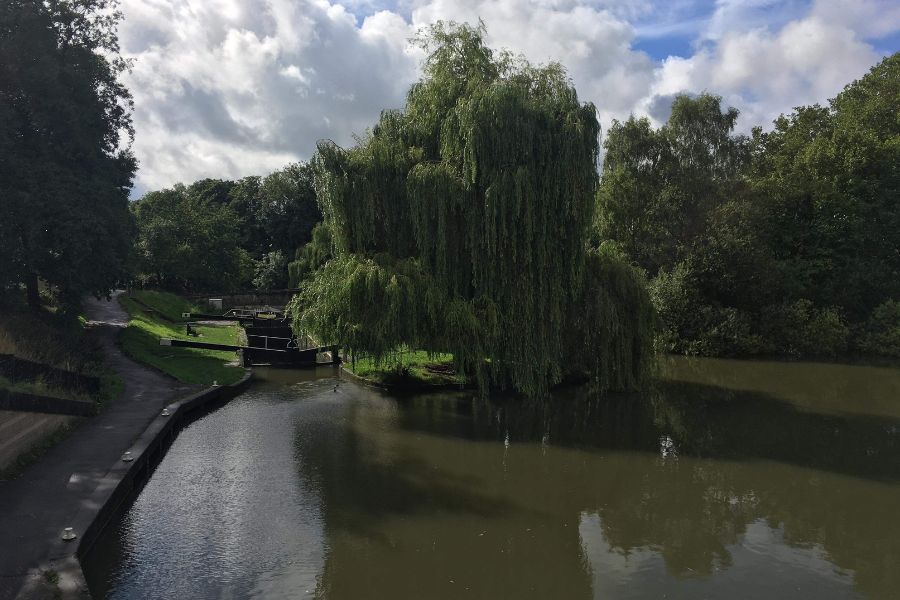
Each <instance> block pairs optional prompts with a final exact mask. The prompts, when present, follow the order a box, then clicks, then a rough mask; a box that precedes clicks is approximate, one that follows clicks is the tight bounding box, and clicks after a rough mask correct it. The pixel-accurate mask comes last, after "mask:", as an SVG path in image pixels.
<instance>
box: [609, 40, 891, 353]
mask: <svg viewBox="0 0 900 600" xmlns="http://www.w3.org/2000/svg"><path fill="white" fill-rule="evenodd" d="M898 104H900V54H895V55H893V56H890V57H888V58H886V59H884V60H883V61H882V62H881V63H879V64H878V65H876V66H875V67H873V68H872V70H871V71H870V72H869V73H868V74H866V75H865V76H864V77H862V78H861V79H860V80H858V81H855V82H853V83H851V84H849V85H848V86H847V87H846V88H845V89H844V90H843V91H842V92H841V93H840V94H838V95H837V96H836V97H835V98H834V99H833V100H831V102H830V103H829V105H828V106H819V105H813V106H803V107H798V108H797V109H796V110H795V111H794V112H793V113H791V114H789V115H782V116H781V117H779V118H778V119H776V121H775V123H774V128H773V129H772V130H771V131H768V132H764V131H763V130H762V129H761V128H756V129H754V131H753V135H752V136H751V137H750V138H747V137H745V136H741V135H736V134H734V133H733V129H734V125H735V119H736V117H737V111H735V110H734V109H727V110H723V109H722V107H721V100H720V99H719V98H718V97H716V96H712V95H708V94H704V95H701V96H698V97H688V96H680V97H678V98H677V99H676V100H675V102H674V104H673V107H672V114H671V117H670V118H669V120H668V122H666V123H665V124H664V125H663V126H662V127H659V128H653V126H652V125H651V123H650V122H649V120H647V119H637V118H634V117H632V118H631V119H629V120H627V121H625V122H624V123H614V124H613V127H612V128H611V129H610V131H609V133H608V135H607V138H606V141H605V148H606V151H607V152H606V157H605V161H604V165H603V178H602V182H601V184H600V188H599V191H598V212H597V217H596V232H595V236H596V237H597V238H598V239H603V240H610V241H613V242H615V243H616V244H617V245H618V246H619V247H620V248H621V249H622V250H623V251H624V252H626V253H627V254H628V255H629V256H630V257H632V258H633V259H634V260H635V261H636V262H637V263H638V264H639V265H640V266H641V267H643V268H644V269H646V271H647V273H648V275H649V276H650V277H651V291H652V295H653V298H654V302H655V305H656V307H657V309H658V311H659V314H660V317H661V320H662V323H663V325H664V327H663V335H662V336H661V338H660V340H661V345H662V347H663V348H664V349H665V350H668V351H676V352H687V353H698V354H709V355H723V354H724V355H743V354H792V355H835V354H839V353H843V352H845V351H847V350H859V351H863V352H867V353H875V354H894V355H900V345H898V344H897V342H896V340H897V339H900V319H898V318H897V315H898V314H900V313H897V311H896V307H895V305H896V301H897V299H898V298H900V252H898V248H900V205H898V202H897V198H898V197H900V194H898V192H900V190H898V169H900V166H898V165H900V144H898V140H900V121H898V119H897V110H896V107H897V105H898ZM878 332H881V333H878Z"/></svg>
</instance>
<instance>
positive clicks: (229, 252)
mask: <svg viewBox="0 0 900 600" xmlns="http://www.w3.org/2000/svg"><path fill="white" fill-rule="evenodd" d="M132 213H133V214H134V216H135V221H136V224H137V236H136V242H135V251H136V252H135V254H136V258H137V260H136V263H135V265H134V267H135V269H136V272H135V275H137V276H138V278H139V279H140V280H141V281H144V282H147V283H151V284H155V285H158V286H162V287H165V288H167V289H173V290H194V291H199V290H204V291H213V290H229V289H236V288H246V287H249V286H254V287H257V288H259V289H272V288H283V287H285V286H287V284H288V259H289V257H290V256H293V255H294V253H295V252H298V251H302V249H303V247H304V245H305V244H307V243H308V242H309V241H310V240H311V237H312V230H313V227H314V226H315V225H316V224H317V223H319V222H320V221H321V213H320V212H319V209H318V206H317V205H316V193H315V189H314V187H313V174H312V167H311V166H310V165H309V164H307V163H295V164H291V165H288V166H286V167H285V168H283V169H281V170H278V171H275V172H274V173H270V174H269V175H267V176H265V177H256V176H252V177H245V178H243V179H241V180H239V181H229V180H222V179H201V180H199V181H195V182H194V183H192V184H190V185H187V186H184V185H176V186H175V187H173V188H171V189H166V190H159V191H154V192H150V193H148V194H146V195H144V197H143V198H141V199H140V200H138V201H136V202H134V203H133V205H132Z"/></svg>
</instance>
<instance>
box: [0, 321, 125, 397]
mask: <svg viewBox="0 0 900 600" xmlns="http://www.w3.org/2000/svg"><path fill="white" fill-rule="evenodd" d="M84 322H85V321H84V319H83V318H82V317H78V316H75V315H66V314H60V313H59V312H58V311H57V310H56V308H55V307H45V308H44V310H42V311H31V310H27V309H20V308H8V309H7V310H6V311H5V312H3V313H2V314H0V354H11V355H13V356H16V357H18V358H21V359H25V360H28V361H32V362H36V363H41V364H45V365H47V366H49V367H54V368H56V369H62V370H65V371H72V372H75V373H81V374H83V375H90V376H94V377H99V378H100V381H101V387H100V391H99V393H98V394H92V395H88V394H86V393H83V392H79V391H77V390H73V389H67V388H63V387H58V386H55V385H53V384H51V383H48V382H45V381H43V380H41V379H37V380H34V381H18V382H11V381H9V380H8V379H6V378H5V377H2V376H0V389H7V390H10V391H14V392H22V393H28V394H36V395H39V396H53V397H56V398H68V399H73V400H92V401H95V402H97V403H98V404H100V405H101V406H102V405H103V404H105V403H107V402H108V401H110V400H111V399H112V398H115V397H116V396H117V395H118V394H119V392H120V391H121V390H122V382H121V381H120V380H119V379H118V377H116V376H115V374H114V373H113V372H112V371H110V370H109V369H108V368H107V367H106V365H105V364H104V357H103V352H102V350H101V349H100V347H99V345H98V344H97V342H96V340H94V339H92V338H90V337H89V336H87V335H86V332H85V328H84Z"/></svg>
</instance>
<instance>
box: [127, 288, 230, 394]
mask: <svg viewBox="0 0 900 600" xmlns="http://www.w3.org/2000/svg"><path fill="white" fill-rule="evenodd" d="M120 301H121V303H122V306H123V307H124V308H125V310H127V311H128V315H129V317H130V321H129V323H128V328H127V329H126V330H125V331H124V332H123V334H122V337H121V343H122V348H123V349H124V350H125V352H126V353H127V354H128V355H129V356H131V357H132V358H134V359H135V360H137V361H139V362H142V363H145V364H148V365H151V366H153V367H156V368H157V369H159V370H160V371H163V372H164V373H168V374H169V375H171V376H172V377H175V378H176V379H178V380H179V381H183V382H185V383H198V384H202V385H210V384H212V383H213V382H214V381H215V382H218V383H219V384H222V385H226V384H230V383H235V382H236V381H238V380H239V379H240V378H241V377H242V376H243V375H244V370H243V369H242V368H240V367H239V366H237V356H236V354H235V353H234V352H223V351H219V350H203V349H199V348H173V347H172V346H160V345H159V340H160V338H172V339H181V340H197V341H203V342H211V343H214V344H238V343H239V341H240V339H241V334H242V330H241V328H240V327H239V326H237V325H198V326H196V327H195V328H194V329H195V330H196V331H197V333H199V336H197V337H191V336H188V335H187V333H186V331H185V325H184V323H183V322H182V319H181V313H183V312H199V308H198V307H197V306H195V305H193V304H191V303H190V302H189V301H188V300H185V299H184V298H181V297H179V296H176V295H174V294H168V293H165V292H156V291H132V292H131V293H130V295H129V296H121V297H120Z"/></svg>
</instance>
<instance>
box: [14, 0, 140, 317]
mask: <svg viewBox="0 0 900 600" xmlns="http://www.w3.org/2000/svg"><path fill="white" fill-rule="evenodd" d="M115 8H116V7H115V3H114V2H112V1H109V0H83V1H79V2H71V1H67V0H8V1H6V2H3V3H2V4H0V194H2V197H3V201H2V213H0V253H2V255H3V258H4V260H3V261H0V262H2V264H0V289H6V290H12V289H16V288H18V287H19V286H21V285H24V286H25V287H26V288H27V291H28V294H27V295H28V299H29V302H30V303H31V304H32V305H36V304H37V302H38V280H39V279H40V280H43V281H44V282H46V284H47V285H48V286H49V287H50V289H51V290H53V291H54V292H56V293H58V295H59V296H60V297H61V298H62V299H63V300H66V301H73V302H74V301H77V300H78V299H79V298H80V296H81V295H82V294H84V293H95V294H103V293H106V292H108V291H109V290H110V289H111V288H112V287H113V286H114V285H115V282H116V281H117V280H118V279H121V278H123V277H124V276H125V275H126V274H127V265H126V258H127V256H128V250H129V246H130V235H131V231H132V229H131V223H130V220H129V213H128V191H129V188H130V187H131V180H132V177H133V175H134V170H135V164H136V163H135V160H134V157H133V156H132V153H131V150H130V140H131V137H132V134H133V131H132V125H131V117H130V108H131V96H130V94H129V92H128V90H127V89H126V88H125V87H124V86H123V85H122V84H121V82H120V81H119V75H120V74H121V73H122V71H123V70H124V69H126V68H127V63H126V61H124V60H123V59H122V58H120V56H119V48H118V41H117V37H116V25H117V23H118V20H119V18H120V14H119V13H118V12H117V11H116V10H115Z"/></svg>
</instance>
